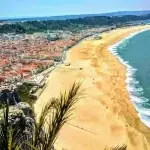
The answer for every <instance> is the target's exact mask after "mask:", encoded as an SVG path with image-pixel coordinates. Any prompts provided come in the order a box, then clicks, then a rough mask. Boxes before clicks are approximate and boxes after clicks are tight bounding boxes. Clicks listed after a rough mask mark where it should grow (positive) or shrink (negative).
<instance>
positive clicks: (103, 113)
mask: <svg viewBox="0 0 150 150" xmlns="http://www.w3.org/2000/svg"><path fill="white" fill-rule="evenodd" d="M145 28H149V26H147V27H146V26H141V27H130V28H123V29H116V30H114V31H110V32H108V33H102V37H103V39H102V40H91V39H90V40H86V41H83V42H81V43H80V44H79V45H77V46H76V47H74V48H72V49H71V50H70V51H68V54H67V59H66V61H65V62H69V63H70V64H71V65H70V66H67V67H66V66H64V65H63V64H62V65H60V66H59V67H58V68H56V69H55V70H54V71H53V73H52V74H50V76H49V81H48V82H49V83H48V87H46V89H45V90H44V92H43V93H42V95H41V96H40V98H39V99H38V101H37V103H36V104H35V111H36V114H37V115H38V114H39V113H40V111H41V109H40V108H41V107H42V105H44V104H46V101H48V100H49V99H50V98H51V97H53V96H59V95H58V93H59V92H60V91H63V90H64V89H68V88H69V87H70V84H71V83H72V82H74V81H75V80H76V81H77V80H81V79H83V85H82V87H83V88H84V89H86V94H88V97H87V98H85V99H82V100H79V102H78V103H77V104H76V109H75V111H74V114H73V115H74V119H72V120H71V121H70V122H69V124H66V125H65V126H64V127H63V129H62V130H61V132H60V135H59V138H58V140H57V142H56V146H57V147H61V148H66V149H78V150H84V149H85V150H91V147H92V148H93V149H94V150H99V149H100V148H102V149H103V148H104V147H105V146H116V145H122V144H127V146H128V148H129V150H130V149H131V150H132V149H136V150H144V149H145V147H146V148H150V147H149V143H148V141H147V139H148V137H150V136H149V135H148V134H149V133H150V131H149V129H148V128H147V127H146V126H145V125H144V124H143V123H142V122H141V121H140V119H139V117H138V115H137V112H136V111H135V109H134V107H133V105H132V103H131V102H130V99H129V93H128V92H127V90H126V83H125V80H126V76H125V74H126V67H125V66H123V65H122V64H120V62H119V61H118V60H117V58H116V57H115V56H113V55H112V54H111V53H110V52H109V51H108V47H109V46H110V45H113V44H115V43H117V42H118V41H120V40H121V39H124V38H125V37H127V36H129V35H130V34H131V33H135V32H139V31H141V30H143V29H145ZM80 68H82V70H80ZM68 81H69V82H68ZM92 110H94V111H92ZM83 129H86V131H91V132H92V133H94V134H92V133H91V134H90V133H88V132H86V131H85V130H83ZM71 137H74V139H72V138H71ZM137 137H138V138H137Z"/></svg>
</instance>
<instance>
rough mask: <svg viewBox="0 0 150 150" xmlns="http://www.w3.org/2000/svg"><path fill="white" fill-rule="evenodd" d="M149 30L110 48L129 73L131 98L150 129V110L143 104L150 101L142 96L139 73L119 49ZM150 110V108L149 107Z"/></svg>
mask: <svg viewBox="0 0 150 150" xmlns="http://www.w3.org/2000/svg"><path fill="white" fill-rule="evenodd" d="M147 30H148V29H145V30H142V31H140V32H136V33H133V34H131V35H130V36H129V37H126V38H124V39H123V40H121V41H120V42H118V43H116V44H114V45H112V46H110V47H109V51H110V52H111V53H112V54H113V55H115V56H116V57H117V58H118V60H119V61H120V62H121V63H122V64H123V65H124V66H126V68H127V73H126V87H127V90H128V92H129V96H130V99H131V102H132V104H133V105H134V107H135V109H136V110H137V112H138V115H139V117H140V119H141V121H143V122H144V123H145V125H147V126H148V127H150V109H145V108H144V107H143V106H142V105H141V104H143V103H147V102H148V101H149V99H147V98H145V97H143V96H142V95H143V94H144V90H143V88H142V87H141V86H140V84H139V82H138V81H137V80H136V78H135V73H136V71H137V69H136V68H134V67H132V66H131V65H130V64H129V62H128V61H125V60H124V59H123V58H122V57H121V56H120V55H119V54H118V48H123V47H125V46H126V45H127V43H128V42H129V40H130V39H131V38H133V37H134V36H136V35H137V34H140V33H142V32H145V31H147ZM149 108H150V107H149Z"/></svg>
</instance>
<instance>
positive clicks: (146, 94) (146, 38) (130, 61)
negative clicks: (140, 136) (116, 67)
mask: <svg viewBox="0 0 150 150" xmlns="http://www.w3.org/2000/svg"><path fill="white" fill-rule="evenodd" d="M109 50H110V52H112V53H113V55H115V56H116V57H117V58H118V59H119V60H120V62H121V63H122V64H123V65H125V66H126V67H127V73H126V77H127V78H126V86H127V90H128V92H129V94H130V99H131V102H132V103H133V105H134V106H135V108H136V110H137V112H138V115H139V117H140V119H141V121H142V122H143V123H144V124H145V125H147V126H148V127H150V30H144V31H142V32H138V33H135V34H132V35H131V36H129V37H127V38H125V39H123V40H122V41H120V42H119V43H117V44H115V45H113V46H111V47H110V48H109Z"/></svg>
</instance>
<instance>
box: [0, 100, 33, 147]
mask: <svg viewBox="0 0 150 150" xmlns="http://www.w3.org/2000/svg"><path fill="white" fill-rule="evenodd" d="M3 112H4V111H3V110H2V109H1V110H0V123H2V121H3V116H4V113H3ZM33 114H34V113H33V111H32V108H31V107H30V105H29V104H28V103H25V102H21V103H18V104H17V105H14V106H10V107H9V114H8V123H9V126H10V127H11V128H12V129H13V131H14V134H15V133H16V135H17V137H16V138H17V140H18V141H19V142H21V143H23V142H24V141H28V142H29V141H31V139H32V135H33V134H32V132H33V128H34V126H35V120H34V115H33ZM20 138H21V139H20ZM24 146H25V145H22V147H24ZM26 149H27V148H26Z"/></svg>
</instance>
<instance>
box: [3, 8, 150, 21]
mask: <svg viewBox="0 0 150 150" xmlns="http://www.w3.org/2000/svg"><path fill="white" fill-rule="evenodd" d="M140 11H143V12H144V11H150V9H148V10H119V11H112V12H102V13H83V14H82V13H81V14H62V15H61V14H60V15H50V16H48V15H47V16H46V15H45V16H20V17H0V20H8V19H28V18H43V17H46V18H49V17H63V16H78V15H81V16H82V15H102V14H109V13H119V12H140Z"/></svg>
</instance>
